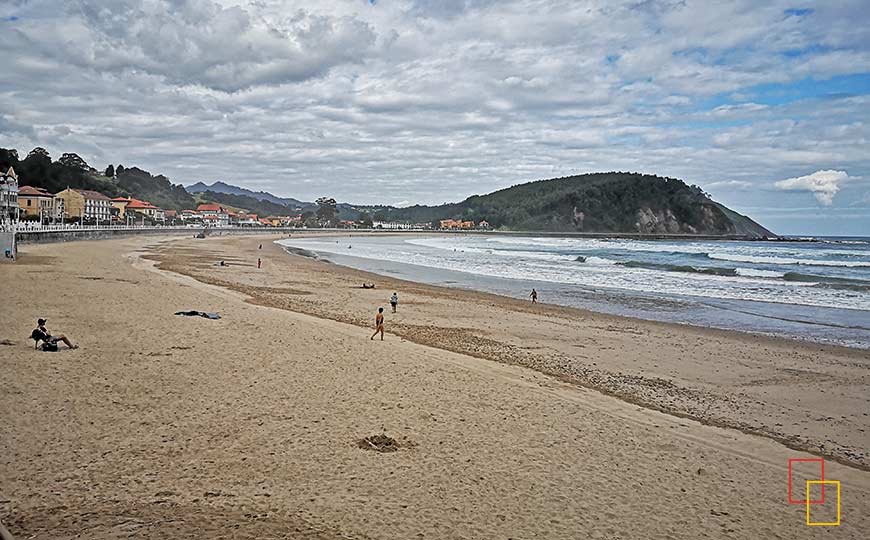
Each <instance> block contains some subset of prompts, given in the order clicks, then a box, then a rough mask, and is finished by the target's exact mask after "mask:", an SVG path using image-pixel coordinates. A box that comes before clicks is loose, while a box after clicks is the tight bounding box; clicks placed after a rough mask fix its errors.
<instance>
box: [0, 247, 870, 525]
mask: <svg viewBox="0 0 870 540" xmlns="http://www.w3.org/2000/svg"><path fill="white" fill-rule="evenodd" d="M260 244H262V249H258V246H259V245H260ZM257 258H261V259H262V263H263V264H262V268H260V269H257V264H256V262H257ZM222 260H223V261H226V262H227V263H229V266H219V265H218V263H219V261H222ZM364 281H365V282H375V283H376V284H377V288H376V289H374V290H363V289H361V288H360V284H361V283H362V282H364ZM0 284H2V287H3V297H4V301H5V302H6V304H7V305H6V306H5V307H4V309H3V310H0V357H2V360H0V362H2V363H0V365H2V367H3V373H4V377H3V380H4V387H5V388H4V391H3V393H2V394H0V422H2V429H3V435H2V439H0V453H2V458H0V521H2V523H3V524H4V525H6V527H7V528H8V529H9V530H10V531H11V532H12V534H13V535H15V538H16V539H17V538H52V539H55V538H57V539H60V538H64V539H66V538H100V539H102V538H128V537H146V538H237V539H238V538H372V539H379V538H384V539H386V538H391V539H392V538H402V539H405V538H436V539H440V538H469V539H470V538H504V539H507V538H514V539H526V538H554V539H562V538H564V539H569V538H601V539H605V538H606V539H628V538H819V537H833V536H834V535H835V536H836V537H837V538H856V539H857V538H866V531H867V530H870V516H868V510H870V454H868V449H870V432H868V430H870V392H868V389H870V358H868V354H867V352H866V351H860V350H850V349H844V348H838V347H829V346H820V345H814V344H803V343H797V342H790V341H785V340H779V339H772V338H765V337H759V336H751V335H747V334H737V333H730V332H724V331H714V330H706V329H700V328H691V327H681V326H676V325H669V324H662V323H653V322H646V321H639V320H633V319H627V318H620V317H612V316H606V315H599V314H593V313H589V312H583V311H579V310H574V309H568V308H560V307H556V306H548V305H534V306H533V305H531V304H529V303H524V302H520V301H517V300H512V299H509V298H504V297H498V296H494V295H489V294H484V293H474V292H468V291H458V290H451V289H442V288H436V287H429V286H425V285H419V284H414V283H410V282H403V281H399V280H392V279H387V278H383V277H379V276H373V275H370V274H365V273H362V272H359V271H355V270H351V269H347V268H342V267H338V266H336V265H332V264H329V263H326V262H323V261H318V260H312V259H309V258H305V257H300V256H294V255H290V254H287V253H286V252H285V251H284V250H283V249H282V248H281V247H280V246H277V245H275V244H273V243H272V242H271V241H270V239H267V238H266V237H264V236H257V237H253V236H252V237H212V238H208V239H205V240H196V239H192V238H184V239H178V238H175V239H171V238H136V239H126V240H110V241H101V242H74V243H69V244H63V245H39V246H29V245H25V246H22V249H21V255H20V261H19V262H18V263H16V264H14V265H12V264H10V265H3V266H0ZM394 290H395V291H397V292H398V293H399V296H400V304H399V311H398V313H396V314H392V313H387V337H386V341H384V342H380V341H374V342H373V341H370V340H369V336H370V335H371V332H372V328H371V323H372V320H373V318H374V310H375V308H376V307H377V306H379V305H381V306H385V307H387V311H389V308H388V303H387V302H388V298H389V295H390V294H391V293H392V292H393V291H394ZM10 307H11V309H10ZM180 310H202V311H208V312H218V313H220V315H221V319H220V320H208V319H204V318H198V317H181V316H175V315H173V314H174V313H175V312H176V311H180ZM40 316H45V317H47V318H48V327H49V329H51V330H52V331H53V332H55V333H64V334H66V335H67V336H69V337H70V338H72V339H73V340H74V341H75V342H78V343H80V344H81V348H80V349H78V350H74V351H67V350H62V351H61V352H57V353H43V352H41V351H36V350H34V349H33V345H32V342H30V343H28V341H27V339H26V338H27V336H28V335H29V333H30V330H31V329H32V327H33V325H34V322H35V320H36V318H37V317H40ZM382 433H383V434H386V435H388V436H390V437H392V438H394V439H395V440H396V441H398V444H399V448H398V450H397V451H395V452H389V453H380V452H376V451H372V450H371V449H366V448H360V445H359V441H360V439H362V438H364V437H367V436H371V435H376V434H382ZM816 456H824V458H825V459H826V465H825V478H826V479H833V480H840V481H841V482H842V486H841V489H842V524H841V526H839V527H837V528H828V527H808V526H807V525H806V524H805V506H804V505H790V504H788V502H787V487H788V486H787V484H788V482H787V463H788V460H789V459H790V458H813V457H816ZM804 473H806V474H804ZM798 476H799V478H798V479H797V480H800V481H796V483H795V486H796V487H795V489H796V490H797V493H802V489H803V483H802V482H803V480H804V479H805V478H804V476H805V477H806V478H808V479H814V476H813V473H812V472H811V469H802V470H801V471H800V474H799V475H798ZM826 495H827V492H826ZM828 503H830V499H828V500H827V503H826V504H824V505H818V506H813V509H812V510H813V512H814V514H813V515H814V518H817V519H825V518H830V517H831V512H832V511H833V507H832V506H831V505H830V504H828ZM816 511H818V513H816ZM862 531H864V532H862Z"/></svg>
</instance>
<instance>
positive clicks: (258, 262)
mask: <svg viewBox="0 0 870 540" xmlns="http://www.w3.org/2000/svg"><path fill="white" fill-rule="evenodd" d="M262 263H263V261H261V260H260V259H257V268H259V267H260V265H261V264H262Z"/></svg>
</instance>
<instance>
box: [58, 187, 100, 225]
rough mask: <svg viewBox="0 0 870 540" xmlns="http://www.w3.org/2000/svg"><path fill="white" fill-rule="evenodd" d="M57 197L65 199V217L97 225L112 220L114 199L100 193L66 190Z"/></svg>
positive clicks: (87, 190)
mask: <svg viewBox="0 0 870 540" xmlns="http://www.w3.org/2000/svg"><path fill="white" fill-rule="evenodd" d="M57 196H58V197H59V198H61V199H63V205H64V217H68V218H70V219H79V220H82V221H95V222H97V223H101V222H108V221H110V220H111V218H112V199H110V198H109V197H106V196H105V195H103V194H102V193H100V192H99V191H92V190H89V189H72V188H66V189H65V190H63V191H61V192H60V193H58V194H57Z"/></svg>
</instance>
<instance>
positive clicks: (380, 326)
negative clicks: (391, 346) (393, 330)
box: [369, 307, 384, 341]
mask: <svg viewBox="0 0 870 540" xmlns="http://www.w3.org/2000/svg"><path fill="white" fill-rule="evenodd" d="M378 332H380V334H381V341H383V340H384V308H382V307H379V308H378V315H377V317H375V333H374V334H372V337H371V338H369V339H372V340H374V339H375V336H376V335H378Z"/></svg>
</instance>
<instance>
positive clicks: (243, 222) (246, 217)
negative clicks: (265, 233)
mask: <svg viewBox="0 0 870 540" xmlns="http://www.w3.org/2000/svg"><path fill="white" fill-rule="evenodd" d="M238 217H239V227H262V226H263V224H262V223H261V222H260V219H259V218H258V217H257V214H248V213H245V212H239V216H238Z"/></svg>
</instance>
